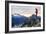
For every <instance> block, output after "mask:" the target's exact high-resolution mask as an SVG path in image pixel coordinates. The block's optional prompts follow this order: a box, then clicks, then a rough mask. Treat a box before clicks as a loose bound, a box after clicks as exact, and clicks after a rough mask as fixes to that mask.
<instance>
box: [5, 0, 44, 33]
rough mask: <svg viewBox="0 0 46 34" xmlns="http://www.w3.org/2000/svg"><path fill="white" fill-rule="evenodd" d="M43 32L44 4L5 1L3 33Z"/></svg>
mask: <svg viewBox="0 0 46 34" xmlns="http://www.w3.org/2000/svg"><path fill="white" fill-rule="evenodd" d="M44 30H45V4H44V3H39V2H22V1H5V32H6V33H16V32H35V31H44Z"/></svg>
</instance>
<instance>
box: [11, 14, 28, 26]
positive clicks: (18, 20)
mask: <svg viewBox="0 0 46 34" xmlns="http://www.w3.org/2000/svg"><path fill="white" fill-rule="evenodd" d="M26 20H27V17H25V16H21V15H18V14H17V15H15V16H12V26H14V25H21V24H23V23H25V21H26Z"/></svg>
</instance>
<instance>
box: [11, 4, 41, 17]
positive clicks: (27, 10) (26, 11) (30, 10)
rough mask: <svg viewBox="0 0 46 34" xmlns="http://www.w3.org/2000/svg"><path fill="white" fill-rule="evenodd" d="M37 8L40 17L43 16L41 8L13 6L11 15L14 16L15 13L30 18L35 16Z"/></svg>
mask: <svg viewBox="0 0 46 34" xmlns="http://www.w3.org/2000/svg"><path fill="white" fill-rule="evenodd" d="M35 8H37V9H38V16H41V6H15V5H12V6H11V14H12V15H14V14H15V13H17V14H20V15H23V16H26V17H29V16H32V14H35V11H36V10H35Z"/></svg>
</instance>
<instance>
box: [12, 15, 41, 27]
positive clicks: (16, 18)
mask: <svg viewBox="0 0 46 34" xmlns="http://www.w3.org/2000/svg"><path fill="white" fill-rule="evenodd" d="M40 22H41V17H40V16H36V15H34V14H33V15H32V16H30V17H25V16H22V15H19V14H16V15H12V27H14V26H15V25H16V27H26V26H27V27H32V26H35V25H36V24H38V23H40Z"/></svg>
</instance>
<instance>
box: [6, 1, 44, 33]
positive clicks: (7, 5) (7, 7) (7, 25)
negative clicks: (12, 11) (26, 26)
mask: <svg viewBox="0 0 46 34" xmlns="http://www.w3.org/2000/svg"><path fill="white" fill-rule="evenodd" d="M9 3H21V4H36V5H43V29H38V30H24V31H23V30H22V31H9ZM37 31H45V3H40V2H23V1H5V33H18V32H37Z"/></svg>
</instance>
